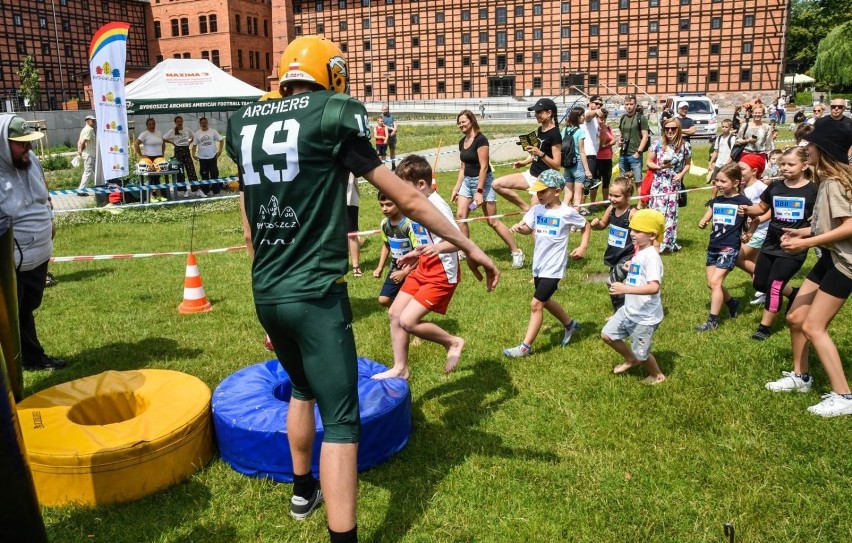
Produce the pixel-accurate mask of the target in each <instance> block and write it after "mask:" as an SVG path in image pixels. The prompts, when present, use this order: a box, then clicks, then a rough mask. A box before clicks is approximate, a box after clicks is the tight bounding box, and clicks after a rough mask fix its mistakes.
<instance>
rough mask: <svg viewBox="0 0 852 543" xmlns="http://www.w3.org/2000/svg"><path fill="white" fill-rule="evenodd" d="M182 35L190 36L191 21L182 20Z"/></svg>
mask: <svg viewBox="0 0 852 543" xmlns="http://www.w3.org/2000/svg"><path fill="white" fill-rule="evenodd" d="M180 35H181V36H189V19H187V18H186V17H184V18H182V19H181V20H180Z"/></svg>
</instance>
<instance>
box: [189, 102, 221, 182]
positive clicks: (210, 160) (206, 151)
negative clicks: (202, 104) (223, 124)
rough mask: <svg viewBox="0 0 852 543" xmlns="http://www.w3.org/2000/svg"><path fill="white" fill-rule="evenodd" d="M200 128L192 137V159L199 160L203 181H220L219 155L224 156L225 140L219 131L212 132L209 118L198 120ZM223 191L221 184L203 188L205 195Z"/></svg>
mask: <svg viewBox="0 0 852 543" xmlns="http://www.w3.org/2000/svg"><path fill="white" fill-rule="evenodd" d="M198 126H199V127H200V130H198V131H197V132H195V134H193V136H192V157H193V158H195V159H198V170H199V172H200V173H201V179H204V180H208V179H219V155H221V154H222V148H223V147H224V146H225V138H223V137H222V135H221V134H220V133H219V131H218V130H210V125H209V122H208V120H207V117H201V118H200V119H198ZM221 189H222V184H221V183H213V184H212V185H209V186H208V185H204V186H202V187H201V190H202V191H203V192H204V194H207V193H208V192H209V191H211V190H212V191H213V194H219V191H220V190H221Z"/></svg>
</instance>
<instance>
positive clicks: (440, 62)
mask: <svg viewBox="0 0 852 543" xmlns="http://www.w3.org/2000/svg"><path fill="white" fill-rule="evenodd" d="M435 65H436V66H438V68H443V67H444V66H446V65H447V62H446V61H445V60H444V57H438V58H437V59H435Z"/></svg>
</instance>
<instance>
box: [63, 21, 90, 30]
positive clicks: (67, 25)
mask: <svg viewBox="0 0 852 543" xmlns="http://www.w3.org/2000/svg"><path fill="white" fill-rule="evenodd" d="M86 26H89V27H90V28H91V25H89V24H88V23H86ZM62 31H63V32H71V21H69V20H68V19H62ZM88 33H89V31H88V30H87V31H86V34H88Z"/></svg>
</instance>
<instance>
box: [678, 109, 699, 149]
mask: <svg viewBox="0 0 852 543" xmlns="http://www.w3.org/2000/svg"><path fill="white" fill-rule="evenodd" d="M687 113H689V102H678V104H677V120H679V121H680V128H681V132H682V133H683V139H684V141H690V138H689V137H690V136H692V135H693V134H695V131H696V130H697V128H696V127H695V121H693V120H692V119H690V118H689V117H687V116H686V114H687Z"/></svg>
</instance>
